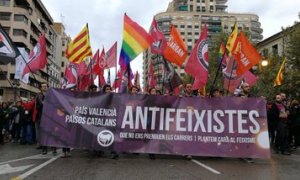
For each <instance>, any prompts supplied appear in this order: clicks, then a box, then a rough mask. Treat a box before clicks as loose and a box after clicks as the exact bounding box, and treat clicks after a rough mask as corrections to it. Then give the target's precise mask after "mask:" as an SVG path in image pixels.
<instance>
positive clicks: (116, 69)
mask: <svg viewBox="0 0 300 180" xmlns="http://www.w3.org/2000/svg"><path fill="white" fill-rule="evenodd" d="M116 43H117V42H116ZM116 46H117V50H118V43H117V44H116ZM117 50H116V52H115V55H116V56H115V57H116V68H115V93H116V92H117V85H116V80H117V77H118V76H117V74H118V63H117V59H118V58H117V55H118V54H117Z"/></svg>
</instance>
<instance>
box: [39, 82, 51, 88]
mask: <svg viewBox="0 0 300 180" xmlns="http://www.w3.org/2000/svg"><path fill="white" fill-rule="evenodd" d="M43 84H46V85H47V87H49V85H48V83H46V82H41V83H40V86H39V88H40V89H41V88H42V85H43Z"/></svg>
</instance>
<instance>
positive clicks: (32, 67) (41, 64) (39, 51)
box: [22, 33, 47, 78]
mask: <svg viewBox="0 0 300 180" xmlns="http://www.w3.org/2000/svg"><path fill="white" fill-rule="evenodd" d="M46 64H47V53H46V38H45V34H44V33H43V34H42V36H40V38H39V41H38V43H37V44H36V45H35V46H34V48H33V51H32V52H31V53H30V56H29V60H28V64H27V66H25V68H24V70H23V73H22V78H23V77H24V75H25V74H27V73H29V72H30V71H32V72H36V71H38V70H40V69H44V68H45V66H46Z"/></svg>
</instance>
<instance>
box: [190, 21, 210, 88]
mask: <svg viewBox="0 0 300 180" xmlns="http://www.w3.org/2000/svg"><path fill="white" fill-rule="evenodd" d="M208 66H209V64H208V38H207V26H206V24H205V26H204V30H203V31H202V32H201V35H200V38H199V39H198V41H197V43H196V44H195V46H194V48H193V50H192V53H191V55H190V57H189V59H188V60H187V63H186V65H185V68H184V70H185V72H187V73H188V74H190V75H191V76H192V77H194V78H195V81H194V84H193V89H199V88H201V87H204V86H205V85H206V82H207V78H208Z"/></svg>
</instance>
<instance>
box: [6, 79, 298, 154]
mask: <svg viewBox="0 0 300 180" xmlns="http://www.w3.org/2000/svg"><path fill="white" fill-rule="evenodd" d="M47 90H48V85H47V84H46V83H41V85H40V91H41V92H40V93H39V94H38V95H37V96H36V98H35V99H34V100H33V101H31V102H23V101H21V99H18V100H17V101H16V103H6V102H3V103H2V104H1V106H0V130H1V131H0V132H1V133H0V143H1V144H4V143H7V142H14V143H20V144H35V143H36V144H37V148H38V149H41V150H42V154H47V151H48V149H49V147H46V146H40V145H39V144H38V137H39V126H40V122H41V116H42V110H43V104H44V98H45V94H46V92H47ZM69 90H71V91H75V90H76V87H72V88H69ZM88 91H89V92H98V87H97V86H96V85H91V86H90V87H89V89H88ZM99 91H102V92H104V93H112V92H113V88H112V87H111V86H110V85H104V86H103V87H102V89H101V90H99ZM129 93H130V94H132V95H135V94H142V92H141V91H140V88H139V87H137V86H132V87H131V88H130V89H129ZM145 93H146V94H149V95H164V96H174V95H175V94H174V93H173V92H172V91H170V90H168V89H163V90H162V91H160V90H158V89H155V88H149V90H148V92H145ZM176 96H179V97H201V98H203V97H211V98H218V97H221V96H223V91H221V90H219V89H213V90H211V92H210V93H209V95H207V94H206V93H205V91H204V90H203V89H200V90H198V91H193V90H192V84H186V85H184V86H183V85H182V86H180V90H179V93H177V94H176ZM235 96H237V97H241V98H249V97H254V96H253V95H252V94H250V87H249V85H248V84H247V83H244V84H242V85H241V91H240V92H239V93H238V94H236V95H235ZM32 102H34V103H32ZM149 119H150V120H151V118H149ZM267 119H268V129H269V136H270V145H271V148H272V149H273V150H274V152H275V153H281V154H283V155H290V154H291V153H292V152H293V150H295V149H297V148H298V147H299V146H300V105H299V101H298V100H290V99H287V98H286V94H285V93H280V94H278V95H276V97H275V98H274V102H270V103H268V104H267ZM149 123H151V122H148V124H149ZM62 151H63V154H64V155H63V157H69V156H71V155H70V148H63V149H62ZM52 153H53V155H56V153H57V152H56V148H55V147H52ZM149 157H150V159H155V156H154V154H149ZM111 158H112V159H117V158H118V154H117V153H116V152H114V151H112V152H111Z"/></svg>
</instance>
